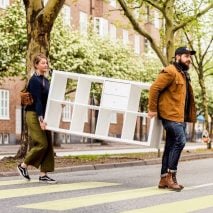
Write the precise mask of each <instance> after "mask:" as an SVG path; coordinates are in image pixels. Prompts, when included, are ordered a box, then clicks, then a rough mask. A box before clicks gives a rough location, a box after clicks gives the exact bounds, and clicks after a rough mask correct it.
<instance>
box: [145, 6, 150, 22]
mask: <svg viewBox="0 0 213 213" xmlns="http://www.w3.org/2000/svg"><path fill="white" fill-rule="evenodd" d="M146 21H147V23H149V22H150V9H149V6H147V7H146Z"/></svg>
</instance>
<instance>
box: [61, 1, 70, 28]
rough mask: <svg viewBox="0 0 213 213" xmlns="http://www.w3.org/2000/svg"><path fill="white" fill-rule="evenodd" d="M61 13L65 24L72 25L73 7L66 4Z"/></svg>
mask: <svg viewBox="0 0 213 213" xmlns="http://www.w3.org/2000/svg"><path fill="white" fill-rule="evenodd" d="M61 13H62V17H63V23H64V25H65V26H68V27H71V7H70V6H69V5H66V4H64V6H63V7H62V10H61Z"/></svg>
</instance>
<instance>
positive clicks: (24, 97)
mask: <svg viewBox="0 0 213 213" xmlns="http://www.w3.org/2000/svg"><path fill="white" fill-rule="evenodd" d="M28 83H29V81H28ZM28 83H27V85H26V86H25V88H24V89H23V90H22V91H21V92H20V97H21V104H22V105H23V106H28V105H32V104H33V97H32V95H31V93H30V92H29V91H27V87H28Z"/></svg>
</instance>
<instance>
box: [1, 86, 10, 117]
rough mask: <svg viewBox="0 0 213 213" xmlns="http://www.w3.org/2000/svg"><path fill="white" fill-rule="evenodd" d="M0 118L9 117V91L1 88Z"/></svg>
mask: <svg viewBox="0 0 213 213" xmlns="http://www.w3.org/2000/svg"><path fill="white" fill-rule="evenodd" d="M0 119H9V91H8V90H2V89H0Z"/></svg>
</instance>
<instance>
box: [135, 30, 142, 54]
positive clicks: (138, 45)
mask: <svg viewBox="0 0 213 213" xmlns="http://www.w3.org/2000/svg"><path fill="white" fill-rule="evenodd" d="M134 52H135V54H138V55H139V54H140V53H141V42H140V36H139V35H137V34H136V35H135V36H134Z"/></svg>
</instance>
